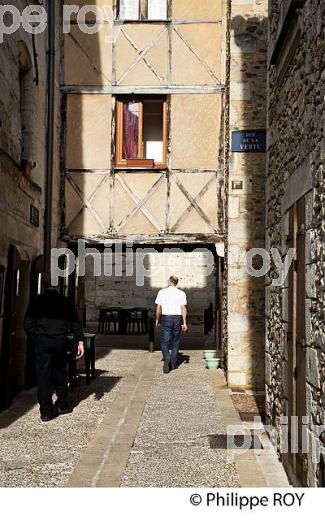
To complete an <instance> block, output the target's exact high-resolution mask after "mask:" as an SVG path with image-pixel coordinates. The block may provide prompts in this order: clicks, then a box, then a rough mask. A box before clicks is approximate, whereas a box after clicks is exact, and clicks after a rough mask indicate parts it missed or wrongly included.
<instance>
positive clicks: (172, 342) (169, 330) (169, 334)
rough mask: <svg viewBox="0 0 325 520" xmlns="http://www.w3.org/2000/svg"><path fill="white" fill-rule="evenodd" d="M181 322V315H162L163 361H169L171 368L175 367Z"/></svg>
mask: <svg viewBox="0 0 325 520" xmlns="http://www.w3.org/2000/svg"><path fill="white" fill-rule="evenodd" d="M182 323H183V318H182V316H178V315H175V316H162V320H161V351H162V353H163V356H164V361H165V362H171V365H172V368H176V367H177V362H178V353H179V346H180V341H181V325H182Z"/></svg>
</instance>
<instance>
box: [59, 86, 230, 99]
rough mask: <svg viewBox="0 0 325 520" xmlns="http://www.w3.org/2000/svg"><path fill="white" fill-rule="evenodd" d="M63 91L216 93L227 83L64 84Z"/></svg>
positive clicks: (68, 92)
mask: <svg viewBox="0 0 325 520" xmlns="http://www.w3.org/2000/svg"><path fill="white" fill-rule="evenodd" d="M61 91H62V92H64V93H66V94H112V95H115V96H117V95H124V94H125V95H128V94H141V95H144V96H145V95H150V94H153V95H156V94H160V95H168V94H215V93H216V92H224V91H225V85H222V84H221V83H220V84H218V85H207V86H201V85H179V86H178V85H171V86H169V85H165V86H161V87H160V86H159V87H154V86H151V85H143V86H139V85H133V86H127V87H124V86H119V85H112V86H98V87H97V86H96V87H90V86H87V87H83V86H79V85H62V86H61Z"/></svg>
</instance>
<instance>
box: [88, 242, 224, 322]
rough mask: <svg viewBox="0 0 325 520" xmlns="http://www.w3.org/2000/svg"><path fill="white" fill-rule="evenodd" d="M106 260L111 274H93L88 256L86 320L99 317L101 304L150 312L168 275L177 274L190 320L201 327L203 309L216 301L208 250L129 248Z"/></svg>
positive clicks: (212, 268)
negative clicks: (136, 249)
mask: <svg viewBox="0 0 325 520" xmlns="http://www.w3.org/2000/svg"><path fill="white" fill-rule="evenodd" d="M140 255H141V256H140ZM142 255H145V256H142ZM207 259H208V261H209V264H208V263H207ZM210 262H212V264H211V263H210ZM108 263H109V264H110V263H111V265H112V268H111V273H112V274H110V275H107V276H105V275H102V276H99V277H94V267H93V266H94V264H93V260H92V259H91V258H90V257H87V260H86V267H87V269H86V286H85V290H86V301H85V303H86V309H87V322H96V321H97V320H98V314H99V309H100V308H101V307H122V308H123V307H124V308H132V307H146V308H147V309H148V310H149V311H150V312H151V313H152V314H153V313H154V310H155V299H156V296H157V292H158V291H159V290H160V289H162V288H163V287H166V286H167V281H168V278H169V277H170V276H171V275H176V276H178V277H179V288H180V289H182V290H184V291H185V292H186V293H187V297H188V312H189V323H191V324H200V325H202V326H203V316H204V309H206V308H207V307H209V305H210V303H212V304H213V305H214V303H215V294H216V285H215V284H216V281H215V267H214V258H213V254H212V253H211V252H208V257H207V256H206V254H205V253H203V252H199V251H198V252H181V251H177V250H176V249H175V251H174V252H156V253H155V252H148V254H146V253H142V252H140V251H139V250H138V253H137V256H136V254H135V253H134V252H133V251H132V250H130V251H129V252H125V251H124V252H123V253H122V252H121V253H120V254H119V253H117V254H115V255H114V256H113V257H111V260H109V261H108ZM102 265H104V264H102ZM207 265H208V266H209V267H207ZM142 266H143V268H142ZM141 270H142V271H143V274H144V275H145V276H143V275H142V274H141Z"/></svg>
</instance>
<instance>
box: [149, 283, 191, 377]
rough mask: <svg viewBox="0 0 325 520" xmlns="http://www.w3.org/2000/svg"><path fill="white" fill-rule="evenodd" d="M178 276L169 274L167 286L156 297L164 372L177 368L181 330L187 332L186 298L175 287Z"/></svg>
mask: <svg viewBox="0 0 325 520" xmlns="http://www.w3.org/2000/svg"><path fill="white" fill-rule="evenodd" d="M177 285H178V278H177V277H176V276H171V277H170V278H169V281H168V287H167V288H166V289H161V291H159V293H158V296H157V298H156V327H159V326H160V323H161V350H162V353H163V356H164V368H163V371H164V374H168V373H169V372H170V365H171V368H172V370H175V369H176V368H177V362H178V352H179V345H180V339H181V331H183V332H187V330H188V329H187V323H186V318H187V299H186V294H185V292H184V291H181V290H180V289H177Z"/></svg>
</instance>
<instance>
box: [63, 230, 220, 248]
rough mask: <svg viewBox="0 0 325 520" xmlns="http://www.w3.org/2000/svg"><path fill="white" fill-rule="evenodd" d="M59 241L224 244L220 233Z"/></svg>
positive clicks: (85, 237) (105, 236) (84, 237)
mask: <svg viewBox="0 0 325 520" xmlns="http://www.w3.org/2000/svg"><path fill="white" fill-rule="evenodd" d="M60 239H61V240H62V241H64V242H67V243H77V242H78V240H85V241H86V242H87V243H88V244H89V245H91V244H93V245H96V244H97V245H103V244H104V242H105V241H112V242H113V243H114V242H116V241H119V242H121V243H122V244H125V243H128V244H134V245H138V244H139V245H144V246H145V245H146V244H150V245H151V244H152V245H154V244H157V245H161V244H162V245H163V244H166V245H169V244H170V245H172V244H178V245H181V244H184V245H188V244H198V245H204V244H218V243H224V241H225V237H224V235H222V234H221V233H213V234H204V233H202V234H201V233H188V234H179V235H177V234H175V233H164V234H157V235H118V234H116V233H103V234H102V235H69V234H67V233H66V234H62V235H61V237H60Z"/></svg>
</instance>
